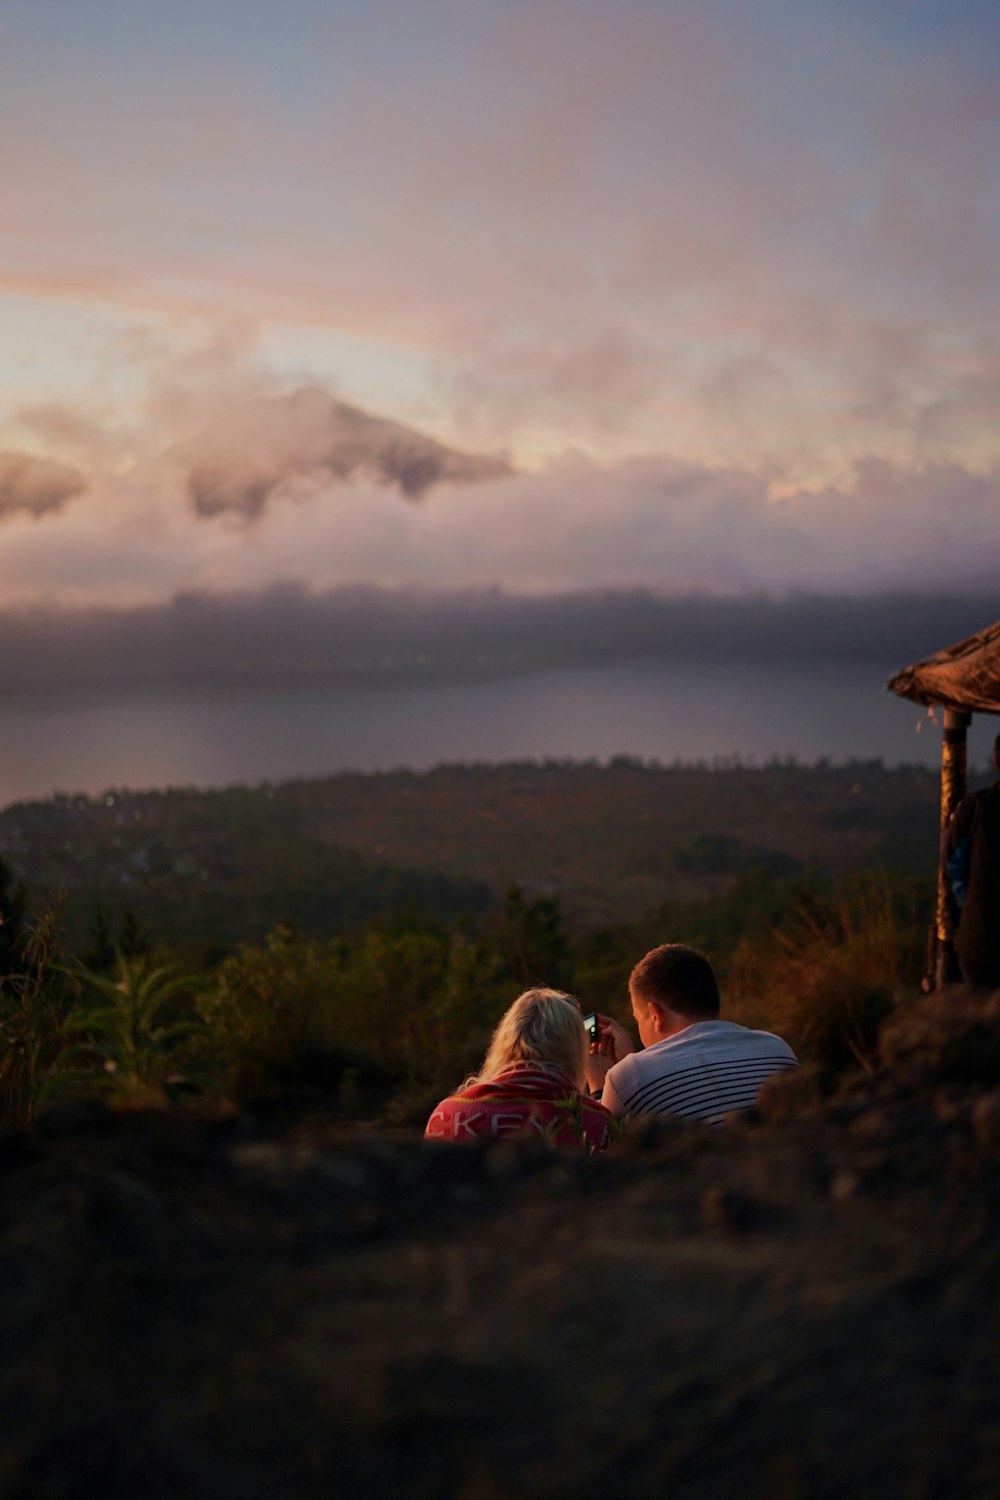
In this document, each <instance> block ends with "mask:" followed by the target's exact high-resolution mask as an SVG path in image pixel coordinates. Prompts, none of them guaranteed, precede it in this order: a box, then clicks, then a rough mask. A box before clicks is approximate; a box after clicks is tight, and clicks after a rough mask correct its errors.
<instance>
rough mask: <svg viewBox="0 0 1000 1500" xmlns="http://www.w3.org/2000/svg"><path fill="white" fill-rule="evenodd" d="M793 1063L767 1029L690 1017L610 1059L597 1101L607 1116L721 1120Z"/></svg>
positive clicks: (749, 1101)
mask: <svg viewBox="0 0 1000 1500" xmlns="http://www.w3.org/2000/svg"><path fill="white" fill-rule="evenodd" d="M797 1066H798V1058H797V1057H796V1056H795V1053H794V1052H793V1051H792V1049H791V1047H789V1045H788V1043H787V1042H783V1041H782V1040H781V1038H780V1036H772V1035H771V1033H770V1032H769V1031H750V1030H749V1029H748V1028H747V1027H746V1026H738V1025H737V1024H736V1022H735V1021H695V1022H693V1023H692V1024H691V1025H690V1026H686V1027H685V1028H684V1030H683V1031H679V1032H678V1033H677V1035H676V1036H670V1037H667V1038H666V1040H665V1041H662V1042H657V1043H656V1044H655V1046H652V1047H646V1048H645V1050H644V1051H642V1052H631V1053H629V1055H628V1056H627V1057H623V1058H622V1060H621V1062H618V1063H615V1065H614V1067H613V1068H611V1069H610V1070H609V1072H608V1075H607V1078H606V1079H605V1082H604V1093H603V1094H602V1096H601V1103H602V1104H603V1105H604V1106H605V1108H607V1109H610V1111H611V1113H612V1114H613V1115H680V1116H681V1117H683V1118H684V1119H686V1120H702V1121H704V1122H705V1123H706V1124H709V1125H721V1124H722V1121H723V1120H724V1119H725V1117H726V1115H728V1114H730V1113H731V1111H732V1110H734V1109H749V1108H750V1106H751V1105H752V1104H753V1102H754V1100H755V1099H756V1098H757V1092H758V1090H759V1088H760V1086H761V1084H762V1083H763V1082H764V1080H765V1078H770V1076H771V1074H772V1073H777V1072H778V1071H779V1070H780V1069H782V1068H795V1067H797Z"/></svg>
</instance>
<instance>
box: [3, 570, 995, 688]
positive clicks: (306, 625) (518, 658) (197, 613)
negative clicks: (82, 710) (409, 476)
mask: <svg viewBox="0 0 1000 1500" xmlns="http://www.w3.org/2000/svg"><path fill="white" fill-rule="evenodd" d="M998 615H1000V590H994V591H993V592H992V593H990V594H986V595H983V596H976V597H972V598H969V597H963V598H958V597H955V596H940V595H928V596H920V595H914V594H897V595H887V596H880V597H869V598H865V599H858V598H851V597H847V596H842V595H841V596H831V595H827V596H821V597H804V596H797V597H793V598H787V599H768V598H764V597H758V598H753V599H730V600H719V599H709V598H683V599H673V600H668V599H660V598H657V597H656V596H654V595H652V594H649V593H646V592H643V591H641V590H627V591H609V592H597V593H595V592H580V593H575V594H568V595H560V596H556V597H551V596H543V597H537V598H525V597H523V596H520V597H519V596H516V595H512V594H506V593H502V592H500V591H499V590H464V591H460V592H449V593H440V592H436V591H429V590H416V589H403V590H386V589H375V588H352V589H337V590H332V591H329V592H326V593H322V594H308V593H305V592H304V591H302V590H299V589H293V588H283V589H269V590H266V591H264V592H262V593H244V594H236V595H199V594H189V595H183V596H180V597H178V598H176V599H174V600H172V601H171V602H170V603H169V604H164V605H159V606H155V607H152V608H143V609H135V610H120V611H116V610H107V609H86V610H61V611H52V610H6V611H4V612H2V613H0V630H2V632H3V639H4V642H5V651H4V654H3V656H2V657H0V688H2V689H3V690H5V691H18V690H28V691H32V692H36V691H44V690H46V689H49V688H62V687H72V688H73V689H74V690H86V689H87V688H96V687H108V686H111V687H114V686H119V687H132V688H140V689H144V690H145V689H150V688H155V687H157V686H163V685H171V686H177V687H184V686H219V687H225V686H241V685H242V686H250V687H252V686H258V687H264V686H266V687H271V686H275V685H278V684H313V685H316V686H322V685H330V686H334V685H336V684H337V683H344V682H369V683H377V682H385V681H392V680H397V679H400V678H402V679H413V678H420V679H422V678H426V677H432V676H461V677H482V676H485V675H496V674H498V673H499V674H503V673H520V672H525V671H532V670H539V669H544V668H547V667H562V666H590V665H594V664H595V663H609V662H616V661H623V662H624V661H633V662H634V661H636V660H643V659H645V660H657V659H659V660H663V661H666V662H669V663H671V664H673V665H677V664H681V663H684V662H689V663H691V662H693V663H697V662H706V663H707V662H726V663H733V662H740V661H746V662H748V663H753V662H761V661H775V662H786V663H790V662H798V663H803V662H810V661H816V662H819V661H865V662H869V663H871V674H872V681H873V684H877V683H878V682H879V680H880V679H881V678H883V677H885V676H886V675H888V673H889V672H891V671H893V670H895V669H896V668H898V667H901V666H904V665H906V664H908V663H909V662H911V661H914V660H917V659H919V658H920V657H922V656H925V655H927V654H928V653H930V652H931V651H934V650H937V649H939V648H940V647H942V646H945V645H948V644H950V643H951V642H952V641H953V640H957V639H961V638H963V637H964V636H966V635H969V634H971V633H972V632H973V631H974V630H977V629H980V628H981V627H982V626H983V625H984V624H987V623H989V622H990V621H991V620H993V619H994V618H996V617H997V616H998Z"/></svg>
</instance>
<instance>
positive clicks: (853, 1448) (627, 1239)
mask: <svg viewBox="0 0 1000 1500" xmlns="http://www.w3.org/2000/svg"><path fill="white" fill-rule="evenodd" d="M0 1183H2V1205H0V1278H2V1280H0V1285H2V1288H3V1297H2V1302H0V1496H2V1497H3V1500H28V1497H31V1500H99V1497H103V1496H119V1495H121V1496H130V1497H138V1500H161V1497H182V1496H183V1497H185V1500H228V1497H230V1496H232V1497H239V1500H255V1497H268V1500H270V1497H276V1500H282V1497H286V1496H287V1497H293V1496H294V1497H296V1500H312V1497H316V1500H319V1497H330V1496H344V1497H350V1500H369V1497H371V1500H375V1497H378V1500H382V1497H386V1496H393V1497H397V1496H398V1497H402V1500H437V1497H442V1500H444V1497H448V1500H552V1497H561V1496H573V1497H575V1500H632V1497H635V1500H644V1497H646V1496H649V1497H651V1500H652V1497H654V1496H655V1497H657V1500H664V1497H683V1500H728V1497H736V1496H739V1497H747V1500H756V1497H768V1500H822V1497H834V1496H836V1497H851V1500H867V1497H872V1500H874V1497H876V1496H878V1497H879V1500H932V1497H940V1500H963V1497H983V1500H987V1497H989V1500H994V1497H995V1496H996V1495H997V1494H1000V1404H998V1397H997V1391H998V1388H1000V1378H998V1377H1000V1339H998V1334H1000V1327H998V1324H1000V1296H998V1293H1000V1242H998V1238H997V1227H998V1220H1000V995H996V996H994V997H992V998H986V997H977V996H974V995H969V994H966V993H965V992H963V991H960V990H955V991H951V992H947V993H946V994H945V995H944V996H942V997H936V998H932V999H928V1000H926V1001H922V1002H920V1003H919V1004H917V1005H914V1006H913V1007H912V1008H911V1009H910V1010H908V1011H907V1012H905V1013H902V1014H900V1015H898V1016H897V1017H895V1018H894V1019H893V1021H892V1022H891V1023H890V1024H889V1026H888V1027H887V1028H886V1031H885V1033H884V1036H883V1041H882V1050H881V1061H880V1064H879V1067H878V1070H877V1071H876V1073H875V1074H874V1075H872V1076H858V1077H856V1078H852V1079H849V1080H846V1081H844V1082H842V1083H841V1084H840V1085H839V1086H838V1087H837V1088H836V1089H833V1088H832V1087H831V1086H829V1085H828V1084H827V1083H826V1082H825V1081H824V1080H823V1079H822V1078H821V1077H820V1076H819V1075H817V1074H816V1073H814V1072H811V1071H808V1070H802V1071H801V1072H800V1073H798V1074H794V1075H791V1076H788V1077H786V1078H784V1079H782V1080H776V1081H775V1082H774V1083H773V1084H771V1085H769V1087H768V1090H767V1092H766V1093H765V1095H764V1097H763V1098H762V1101H761V1105H760V1108H759V1110H758V1111H756V1112H755V1113H754V1114H753V1115H752V1116H750V1117H747V1118H745V1119H743V1120H742V1121H740V1122H739V1123H735V1124H733V1125H729V1126H726V1127H725V1128H723V1129H722V1130H720V1131H715V1132H713V1131H710V1130H708V1129H705V1128H702V1127H696V1126H683V1125H679V1124H678V1125H664V1126H660V1127H658V1128H656V1129H653V1130H650V1131H648V1132H644V1131H641V1130H636V1131H634V1132H633V1133H632V1134H631V1136H628V1137H626V1139H625V1140H624V1141H623V1142H622V1143H621V1144H620V1146H618V1147H616V1148H615V1150H614V1151H613V1152H612V1153H609V1154H608V1155H607V1156H605V1157H603V1158H597V1159H586V1158H582V1157H577V1156H571V1155H568V1154H555V1153H553V1152H552V1151H551V1150H548V1149H546V1148H545V1147H544V1146H543V1145H540V1144H537V1143H530V1142H523V1143H496V1144H484V1145H483V1146H481V1147H479V1146H473V1147H448V1146H436V1147H430V1146H425V1145H424V1144H423V1143H422V1142H421V1141H420V1140H419V1139H417V1138H416V1137H415V1136H412V1137H411V1136H407V1135H405V1134H402V1133H397V1134H395V1135H393V1136H388V1135H385V1136H383V1135H376V1134H372V1135H370V1136H366V1135H360V1136H354V1137H351V1138H347V1137H346V1136H344V1135H343V1133H338V1132H337V1131H336V1130H334V1129H333V1128H328V1129H324V1128H322V1127H321V1126H318V1125H316V1126H313V1127H311V1128H310V1129H309V1130H307V1131H304V1132H303V1131H298V1132H296V1134H295V1136H294V1138H283V1139H275V1138H273V1137H268V1136H266V1135H264V1134H263V1133H262V1132H261V1130H260V1128H259V1127H258V1126H256V1125H255V1124H254V1122H253V1121H252V1120H250V1119H246V1118H242V1117H237V1118H233V1119H223V1120H199V1119H196V1118H192V1117H191V1116H185V1115H180V1114H179V1115H131V1116H128V1115H109V1114H108V1113H107V1112H106V1111H103V1110H101V1109H100V1108H98V1107H96V1106H93V1107H91V1106H73V1107H65V1108H63V1109H61V1110H59V1111H57V1112H53V1113H50V1114H49V1116H48V1117H47V1118H46V1117H43V1119H42V1120H41V1122H40V1123H39V1125H38V1127H37V1128H36V1129H35V1131H34V1132H32V1133H31V1134H29V1135H23V1136H22V1135H15V1134H10V1133H8V1134H6V1135H4V1136H2V1137H0Z"/></svg>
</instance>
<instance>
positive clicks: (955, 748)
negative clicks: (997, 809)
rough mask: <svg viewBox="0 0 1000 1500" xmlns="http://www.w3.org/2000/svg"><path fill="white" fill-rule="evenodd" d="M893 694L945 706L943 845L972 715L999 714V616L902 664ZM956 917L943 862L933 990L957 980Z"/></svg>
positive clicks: (959, 787)
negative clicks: (973, 632)
mask: <svg viewBox="0 0 1000 1500" xmlns="http://www.w3.org/2000/svg"><path fill="white" fill-rule="evenodd" d="M886 689H887V690H888V691H889V692H890V693H896V694H898V695H899V697H900V698H909V699H910V700H911V702H913V703H923V704H926V705H927V706H928V707H930V708H938V707H940V708H942V709H943V710H944V736H943V741H942V746H941V817H940V835H941V840H942V843H943V840H944V835H945V830H946V829H947V827H948V820H949V819H950V817H951V815H952V813H953V812H954V810H955V807H956V805H957V804H958V803H959V802H960V801H961V799H962V797H964V796H965V790H966V766H967V757H966V736H967V734H968V729H969V723H970V721H971V719H972V715H973V714H974V713H980V714H1000V620H998V621H997V622H996V624H995V625H989V626H987V628H986V629H985V630H980V631H979V632H978V633H977V634H976V635H970V636H968V637H967V638H966V639H965V640H964V641H958V642H956V644H955V645H954V646H947V647H946V648H945V649H944V650H943V651H936V652H935V653H934V655H933V656H928V657H925V659H924V660H923V661H918V662H915V663H914V664H913V666H912V667H904V668H903V669H902V671H900V672H897V673H896V674H895V676H893V677H890V678H889V681H888V682H887V683H886ZM954 930H955V916H954V911H953V909H952V905H951V901H950V897H949V891H948V887H947V883H946V880H945V872H944V866H943V863H942V864H941V865H940V867H939V870H938V893H937V911H936V913H935V920H934V925H933V928H932V944H931V946H932V949H933V957H932V961H931V962H930V963H929V965H928V968H929V970H930V972H931V976H932V983H933V985H934V987H935V988H937V987H939V986H940V985H942V984H946V983H947V982H948V981H949V980H951V979H954V978H957V977H958V975H957V968H956V964H955V956H954V949H953V948H952V937H953V934H954Z"/></svg>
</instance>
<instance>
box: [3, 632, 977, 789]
mask: <svg viewBox="0 0 1000 1500" xmlns="http://www.w3.org/2000/svg"><path fill="white" fill-rule="evenodd" d="M887 672H888V669H887V670H886V672H881V671H880V670H879V668H878V667H877V666H875V667H873V666H872V665H871V664H870V663H858V662H849V663H824V664H822V665H815V664H813V665H810V666H808V667H805V666H789V665H788V664H786V663H781V664H773V665H764V666H759V665H758V666H753V667H748V666H744V665H740V666H739V667H736V668H734V667H732V666H718V665H715V664H710V665H705V664H703V663H699V664H697V665H696V666H694V665H693V666H690V667H683V666H682V667H676V666H665V665H663V664H662V663H653V662H650V663H642V664H635V665H621V664H618V665H614V666H600V667H593V668H578V669H564V668H561V669H559V670H551V671H546V672H536V673H532V674H530V675H524V676H506V677H492V678H486V679H481V680H476V681H468V680H467V681H461V682H458V681H426V682H419V683H407V684H400V683H398V682H396V683H391V684H390V683H386V684H381V685H376V686H357V687H349V688H337V689H325V688H324V689H320V688H303V687H296V688H286V689H281V688H269V689H266V690H251V689H242V690H237V689H227V690H215V691H208V690H202V691H192V690H186V691H180V690H157V691H155V692H154V691H147V692H136V691H107V692H105V693H103V694H102V693H96V694H95V693H94V692H92V691H88V692H87V693H86V694H85V695H84V694H82V693H81V694H80V695H72V694H68V693H61V694H59V695H54V694H53V695H50V696H45V695H43V694H41V693H33V694H23V695H11V696H9V697H8V699H7V702H6V704H5V710H4V716H3V733H2V737H0V738H2V744H0V806H5V805H6V804H7V803H9V802H12V801H15V800H19V799H25V798H35V797H47V796H49V795H51V794H52V793H53V792H55V791H63V792H87V793H89V794H91V795H93V794H95V793H97V792H101V791H104V790H105V789H107V788H109V787H129V788H133V789H139V788H144V787H163V786H199V787H218V786H227V785H232V784H235V783H245V784H249V785H256V784H258V783H259V782H261V781H275V782H277V781H283V780H288V779H291V778H294V777H300V776H301V777H314V776H324V775H329V774H330V773H332V772H335V771H342V770H360V771H373V770H386V769H390V768H392V767H397V766H409V767H412V768H414V769H418V770H419V769H425V768H427V767H429V766H432V765H435V764H437V763H439V762H441V761H503V760H518V759H529V758H530V759H541V758H544V757H548V756H552V757H558V758H565V757H569V758H573V759H586V758H588V757H597V758H599V759H602V760H604V759H607V758H608V757H610V756H613V755H618V754H626V755H635V756H640V757H642V758H644V759H647V758H648V759H657V760H660V761H663V762H664V763H669V762H670V761H673V760H685V761H694V760H707V761H709V762H712V761H715V760H717V759H720V758H727V757H732V756H738V757H740V758H741V759H742V760H743V761H744V762H750V763H753V762H758V763H759V762H762V761H766V760H768V759H770V758H772V757H774V756H779V757H783V756H787V755H792V756H795V757H796V758H797V759H798V760H800V761H803V762H812V761H816V760H818V759H820V758H821V757H823V756H826V757H828V758H829V759H830V760H833V761H844V760H849V759H854V758H857V759H870V758H874V757H880V758H881V759H882V760H884V761H885V763H886V764H887V765H896V764H899V763H902V762H919V763H923V764H926V765H937V764H938V763H939V760H940V753H941V736H940V731H939V729H938V728H937V727H936V726H935V725H933V724H930V723H925V724H924V725H923V728H922V729H921V730H920V732H918V731H917V724H918V722H919V721H920V719H921V717H922V714H923V710H921V709H920V708H919V707H918V706H917V705H916V704H911V703H906V702H903V701H902V700H900V699H898V698H894V697H892V696H891V695H889V694H887V693H886V692H885V691H884V689H883V685H882V684H883V679H884V676H885V675H887ZM998 729H1000V720H997V719H996V718H991V717H984V716H980V717H977V718H976V719H974V720H973V724H972V730H971V733H970V741H969V753H970V762H972V763H974V764H977V765H981V766H985V765H986V764H987V763H988V761H989V756H990V751H991V746H992V741H993V736H994V734H995V733H996V732H997V730H998Z"/></svg>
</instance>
